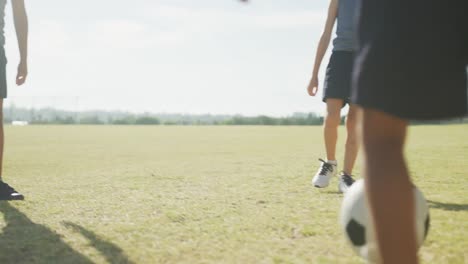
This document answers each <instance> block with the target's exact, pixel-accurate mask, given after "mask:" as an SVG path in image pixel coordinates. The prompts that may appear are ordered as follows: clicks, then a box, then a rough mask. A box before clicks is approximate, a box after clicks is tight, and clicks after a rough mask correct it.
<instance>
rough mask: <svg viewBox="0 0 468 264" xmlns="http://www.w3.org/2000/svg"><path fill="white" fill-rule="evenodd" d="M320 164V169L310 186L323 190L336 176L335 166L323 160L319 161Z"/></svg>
mask: <svg viewBox="0 0 468 264" xmlns="http://www.w3.org/2000/svg"><path fill="white" fill-rule="evenodd" d="M319 160H320V161H321V162H322V165H321V166H320V169H319V170H318V171H317V174H315V176H314V178H313V179H312V184H313V185H314V186H315V187H317V188H325V187H327V186H328V184H330V180H331V178H332V177H333V176H335V175H336V164H331V163H328V162H326V161H324V160H323V159H319Z"/></svg>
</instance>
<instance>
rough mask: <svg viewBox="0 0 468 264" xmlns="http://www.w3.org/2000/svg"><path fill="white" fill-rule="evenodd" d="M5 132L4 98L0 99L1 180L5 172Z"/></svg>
mask: <svg viewBox="0 0 468 264" xmlns="http://www.w3.org/2000/svg"><path fill="white" fill-rule="evenodd" d="M4 141H5V138H4V134H3V99H0V180H2V174H3V173H2V172H3V146H4Z"/></svg>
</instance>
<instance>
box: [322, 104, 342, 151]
mask: <svg viewBox="0 0 468 264" xmlns="http://www.w3.org/2000/svg"><path fill="white" fill-rule="evenodd" d="M326 104H327V113H326V115H325V119H324V122H323V135H324V140H325V150H326V152H327V159H328V160H336V142H337V140H338V126H339V125H340V122H341V116H340V114H341V108H342V107H343V100H342V99H335V98H328V99H327V101H326Z"/></svg>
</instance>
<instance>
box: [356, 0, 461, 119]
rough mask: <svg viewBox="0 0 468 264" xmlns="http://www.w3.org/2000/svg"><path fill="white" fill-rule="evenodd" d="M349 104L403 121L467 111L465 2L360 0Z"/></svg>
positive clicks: (442, 0)
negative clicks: (377, 111) (356, 48)
mask: <svg viewBox="0 0 468 264" xmlns="http://www.w3.org/2000/svg"><path fill="white" fill-rule="evenodd" d="M358 42H359V43H358V47H359V48H358V51H357V53H356V59H355V66H354V73H353V89H352V102H353V103H356V104H358V105H360V106H362V107H364V108H372V109H376V110H380V111H383V112H386V113H388V114H391V115H394V116H397V117H400V118H403V119H441V118H451V117H459V116H464V115H466V113H467V64H468V1H467V0H450V1H446V0H413V1H407V0H362V2H361V7H360V16H359V21H358Z"/></svg>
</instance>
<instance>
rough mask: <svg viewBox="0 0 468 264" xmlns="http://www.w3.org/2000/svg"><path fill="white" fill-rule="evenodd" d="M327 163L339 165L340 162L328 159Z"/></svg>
mask: <svg viewBox="0 0 468 264" xmlns="http://www.w3.org/2000/svg"><path fill="white" fill-rule="evenodd" d="M327 163H330V164H332V165H335V166H337V165H338V162H337V161H336V160H327Z"/></svg>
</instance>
